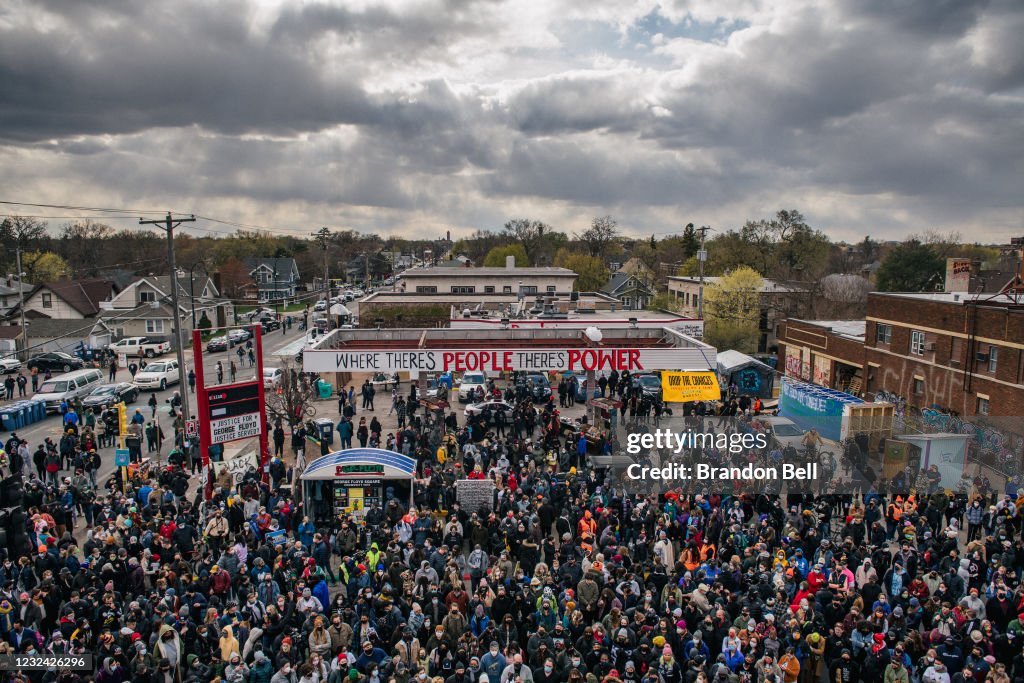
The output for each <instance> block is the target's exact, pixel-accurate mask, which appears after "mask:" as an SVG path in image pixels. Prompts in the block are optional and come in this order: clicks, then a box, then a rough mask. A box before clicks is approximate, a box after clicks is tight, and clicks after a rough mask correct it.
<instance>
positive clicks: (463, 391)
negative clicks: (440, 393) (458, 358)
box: [459, 372, 487, 403]
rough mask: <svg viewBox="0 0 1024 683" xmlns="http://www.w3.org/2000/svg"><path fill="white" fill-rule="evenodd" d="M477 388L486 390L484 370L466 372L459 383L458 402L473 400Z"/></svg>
mask: <svg viewBox="0 0 1024 683" xmlns="http://www.w3.org/2000/svg"><path fill="white" fill-rule="evenodd" d="M477 389H483V390H484V391H487V373H486V372H467V373H465V374H464V375H462V381H461V382H460V383H459V402H461V403H470V402H471V401H473V399H474V397H475V396H476V390H477Z"/></svg>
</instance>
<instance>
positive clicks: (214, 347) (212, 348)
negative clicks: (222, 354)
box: [206, 335, 228, 353]
mask: <svg viewBox="0 0 1024 683" xmlns="http://www.w3.org/2000/svg"><path fill="white" fill-rule="evenodd" d="M206 350H207V351H209V352H210V353H216V352H217V351H227V350H228V338H227V337H226V336H224V335H222V336H220V337H214V338H213V339H211V340H210V341H208V342H206Z"/></svg>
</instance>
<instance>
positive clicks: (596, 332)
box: [583, 326, 604, 342]
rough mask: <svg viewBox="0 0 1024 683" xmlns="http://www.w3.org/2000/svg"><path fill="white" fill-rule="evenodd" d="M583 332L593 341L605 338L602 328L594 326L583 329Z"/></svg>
mask: <svg viewBox="0 0 1024 683" xmlns="http://www.w3.org/2000/svg"><path fill="white" fill-rule="evenodd" d="M583 334H585V335H587V339H589V340H590V341H592V342H599V341H601V340H602V339H604V333H603V332H601V330H600V329H598V328H596V327H593V326H591V327H588V328H587V329H585V330H583Z"/></svg>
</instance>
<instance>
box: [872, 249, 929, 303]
mask: <svg viewBox="0 0 1024 683" xmlns="http://www.w3.org/2000/svg"><path fill="white" fill-rule="evenodd" d="M945 269H946V262H945V261H944V260H943V259H942V257H940V256H939V255H938V254H937V253H935V250H934V249H933V248H932V246H931V245H928V244H923V243H922V242H921V241H920V240H916V239H911V240H908V241H906V242H904V243H903V244H901V245H899V246H898V247H896V248H895V249H893V250H892V251H890V252H889V254H888V255H887V256H886V257H885V260H884V261H882V265H881V266H879V268H878V273H877V277H878V280H877V283H876V284H877V286H878V289H879V290H880V291H883V292H923V291H926V290H934V289H935V288H936V286H937V285H941V283H942V282H943V275H944V273H945Z"/></svg>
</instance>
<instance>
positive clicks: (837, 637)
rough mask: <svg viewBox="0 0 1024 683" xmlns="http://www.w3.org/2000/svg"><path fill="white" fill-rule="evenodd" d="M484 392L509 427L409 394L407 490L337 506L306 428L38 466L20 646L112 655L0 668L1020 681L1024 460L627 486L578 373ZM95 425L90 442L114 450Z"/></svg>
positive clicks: (13, 646)
mask: <svg viewBox="0 0 1024 683" xmlns="http://www.w3.org/2000/svg"><path fill="white" fill-rule="evenodd" d="M630 386H631V385H630ZM559 389H563V387H559ZM602 389H603V390H606V389H607V383H606V387H605V388H602ZM611 391H613V392H614V393H615V395H616V396H618V397H620V398H624V399H625V402H626V403H627V404H628V402H629V400H630V399H631V398H633V396H632V395H631V394H630V393H629V392H630V390H628V389H627V391H626V394H625V395H624V396H623V395H622V394H621V393H620V392H619V391H618V390H617V389H614V388H613V389H612V390H611ZM488 393H490V394H491V395H496V394H500V396H501V397H502V398H503V399H505V400H506V401H508V402H509V403H510V404H512V405H513V406H514V411H513V412H512V413H511V414H510V415H509V416H508V418H509V420H510V421H508V422H506V423H505V424H504V425H499V424H498V418H497V416H495V415H492V414H487V415H483V414H481V415H480V416H478V417H475V418H473V419H471V420H469V421H468V422H467V421H466V420H465V419H464V418H463V417H462V416H459V415H457V414H456V413H455V411H449V412H447V413H443V412H441V411H440V410H438V409H436V404H430V403H428V404H427V405H426V407H421V401H420V400H419V397H418V396H417V395H416V394H415V393H411V394H410V395H409V396H408V397H406V396H404V395H399V392H396V393H395V395H393V403H394V404H397V403H399V400H400V402H401V403H402V404H403V405H404V407H403V411H402V412H403V414H402V422H401V424H400V426H399V428H398V429H395V430H393V431H390V432H388V431H387V430H385V429H384V427H383V426H382V423H381V422H380V420H378V418H377V417H376V416H374V418H373V420H372V422H371V424H373V429H372V431H371V427H370V426H365V427H362V428H365V429H366V437H365V438H366V442H367V443H369V442H370V441H371V439H372V440H373V441H374V443H377V444H379V445H380V446H381V447H386V448H389V449H393V450H396V451H399V452H403V453H406V454H408V455H410V456H412V457H414V458H415V459H416V461H417V471H416V477H417V478H416V482H415V492H414V504H413V505H412V507H409V506H408V505H407V504H406V503H405V502H404V501H402V500H399V499H398V498H397V497H391V498H390V499H385V500H382V501H381V503H380V505H379V506H377V505H374V506H372V507H371V508H370V509H367V510H365V511H361V513H359V514H357V513H352V514H346V515H342V516H340V517H330V518H327V517H325V515H324V514H323V510H321V509H317V508H316V507H315V506H314V505H312V504H311V503H310V502H306V501H302V500H301V499H299V497H298V491H297V490H294V489H292V488H291V487H289V486H288V483H289V481H292V478H291V477H289V476H288V475H287V467H286V466H285V464H284V462H283V460H282V458H291V457H297V458H298V460H297V462H298V463H302V462H304V460H303V457H304V454H303V451H304V450H305V449H306V448H307V447H308V444H309V442H308V441H307V440H306V439H305V435H306V428H305V427H302V426H296V427H295V428H293V429H291V430H290V431H291V432H292V440H291V442H290V450H291V453H287V452H286V449H285V447H284V446H285V438H286V434H285V428H284V427H283V426H282V427H280V428H279V429H278V428H275V430H274V448H275V454H274V455H275V460H274V465H273V467H272V468H271V477H269V478H268V479H267V480H265V481H264V480H261V478H260V477H259V475H258V474H257V473H256V472H255V471H251V472H250V473H249V474H248V475H247V476H246V477H244V478H243V479H242V480H241V481H239V482H237V483H235V482H233V481H225V480H220V481H218V485H217V486H216V487H215V488H214V491H213V496H212V498H211V499H210V500H205V499H204V496H203V492H202V491H201V490H198V489H197V487H196V486H195V485H192V484H191V483H190V480H189V477H188V468H189V467H190V463H191V460H190V455H189V453H187V452H184V453H182V452H179V455H180V456H181V457H179V458H176V459H174V460H172V461H170V462H169V463H168V464H169V466H168V467H167V468H165V469H162V470H161V471H159V472H153V473H152V476H139V477H137V478H135V479H133V480H131V481H129V482H126V483H122V482H120V481H118V480H117V479H116V478H114V479H111V480H110V481H108V482H102V481H100V482H98V481H97V479H96V477H95V476H90V473H92V474H94V473H95V469H96V468H92V469H88V468H82V470H81V471H78V468H77V467H76V470H75V473H74V475H73V476H71V477H64V478H63V479H59V480H57V481H54V480H52V479H51V480H49V481H47V480H46V478H45V477H42V476H39V475H38V474H37V473H36V472H33V471H30V470H29V472H28V474H27V476H26V484H25V491H24V495H23V497H22V500H21V506H22V507H23V509H24V511H25V514H24V533H23V534H17V538H15V539H8V541H9V542H8V548H7V549H6V550H5V551H4V553H5V555H4V557H3V558H2V563H0V641H2V642H0V655H6V654H10V653H13V652H18V653H27V654H38V655H43V654H80V653H89V654H92V655H93V656H94V659H95V670H92V671H88V670H78V671H74V670H65V669H56V668H51V669H49V670H40V671H31V670H18V671H4V672H2V673H0V680H3V681H19V682H21V681H32V682H33V683H42V682H45V683H50V682H53V681H59V682H61V683H77V682H79V681H88V680H95V681H97V682H98V683H122V682H124V681H139V682H141V683H195V682H199V681H202V682H206V681H218V682H226V683H321V682H323V681H326V682H327V683H342V682H347V683H392V682H393V683H427V682H429V683H698V682H699V683H709V682H723V683H724V682H729V683H734V682H735V683H748V682H749V683H853V682H855V681H881V682H882V683H900V682H903V681H907V682H909V681H914V682H916V683H947V682H955V683H961V682H963V681H978V682H982V681H990V682H992V683H1004V682H1010V681H1012V682H1014V683H1020V682H1022V681H1024V589H1022V587H1021V575H1022V572H1024V545H1022V541H1021V532H1022V520H1024V516H1022V514H1021V510H1020V508H1021V505H1022V504H1024V497H1022V496H1021V495H1018V493H1019V492H1018V490H1017V489H1016V488H1015V487H1014V486H1013V485H1012V484H1010V485H1008V487H1007V489H1006V490H1005V491H1002V492H994V491H991V490H988V489H985V488H982V487H980V486H978V487H974V488H972V489H970V490H967V491H953V492H949V491H946V490H943V489H941V488H939V487H937V486H931V485H929V486H928V488H927V489H926V490H915V489H912V488H910V487H909V486H910V481H909V480H906V479H903V480H900V481H898V482H896V483H895V484H893V483H892V482H883V481H880V480H879V481H873V482H868V483H867V484H866V485H865V491H864V492H863V493H860V494H858V495H856V496H854V495H845V496H844V495H815V494H812V493H807V492H803V493H796V492H783V493H782V494H780V495H765V494H759V493H753V492H743V491H740V492H736V491H733V490H732V489H730V490H729V491H716V490H703V491H674V490H673V491H661V492H657V493H651V494H649V495H647V494H645V495H640V494H627V493H625V492H624V491H623V490H622V489H621V488H620V487H619V486H617V483H616V482H615V481H614V480H613V479H612V478H611V477H612V475H611V474H610V471H607V470H602V469H599V468H596V467H594V465H593V460H592V456H593V455H595V454H599V453H602V452H603V453H608V452H614V450H615V444H616V439H614V438H612V436H614V432H615V430H616V429H618V428H619V427H618V426H617V425H613V424H612V423H611V421H610V420H609V421H606V422H605V424H603V425H602V428H603V429H604V430H605V431H606V433H605V438H604V440H603V441H600V440H599V441H595V440H593V439H592V440H590V441H588V440H587V439H586V438H585V437H584V436H583V435H582V432H581V431H580V430H579V429H578V428H577V429H572V428H569V429H564V428H563V427H564V423H563V422H562V420H561V419H560V415H559V410H560V409H561V408H562V407H563V406H561V405H556V401H558V398H557V396H561V397H562V398H564V399H566V400H568V399H567V392H566V391H564V390H563V391H556V392H555V394H556V396H555V397H553V396H550V395H549V396H547V397H546V398H543V397H542V398H541V399H539V400H538V399H537V398H536V397H535V396H534V395H532V394H531V393H529V392H524V391H521V390H520V389H517V388H516V385H515V383H512V384H511V385H510V386H509V387H497V386H493V385H492V386H490V387H488ZM574 393H575V392H574ZM357 398H358V397H357V395H356V394H355V393H354V392H353V394H351V395H348V394H347V392H346V396H345V399H344V400H343V401H342V402H341V405H340V408H341V409H342V411H343V412H344V414H343V416H342V420H341V421H342V423H348V425H349V427H347V428H346V430H348V429H349V428H350V427H351V425H352V424H353V422H354V421H356V420H365V416H363V417H360V415H359V412H360V411H361V410H364V409H366V410H369V409H370V407H372V406H373V401H372V395H371V396H370V397H369V401H368V402H367V401H366V399H367V395H366V393H363V394H362V399H363V403H362V404H361V405H360V406H359V407H356V405H355V404H356V402H357V400H356V399H357ZM637 400H638V401H640V400H643V399H641V398H639V397H637ZM559 403H560V401H559ZM368 406H369V407H368ZM393 408H394V407H393ZM381 412H383V411H381ZM745 419H747V418H745V417H744V416H743V415H740V416H739V418H738V421H728V422H723V423H721V424H720V425H719V426H716V425H709V428H710V429H721V430H730V429H736V428H738V427H737V426H736V424H742V423H743V421H744V420H745ZM364 424H365V423H364ZM630 424H631V427H630V428H635V424H634V423H630ZM499 427H505V429H499ZM577 427H578V426H577ZM362 428H359V427H357V428H354V429H351V431H347V436H348V440H349V443H350V442H351V438H352V436H353V434H356V438H357V439H358V440H359V441H360V442H362V441H363V437H362V436H361V435H359V431H360V429H362ZM622 428H625V425H623V426H622ZM81 431H82V430H81V429H79V428H77V427H76V428H75V429H73V430H72V433H71V435H70V436H74V437H77V438H70V439H68V447H69V449H70V450H71V458H72V463H77V462H79V460H80V459H81V460H82V461H83V462H84V459H85V456H87V455H88V454H89V451H90V450H91V449H89V448H88V445H89V444H87V443H82V440H81ZM339 431H340V427H339ZM309 433H310V434H316V432H314V431H313V430H309ZM371 435H372V437H371ZM342 438H343V439H344V438H345V437H342ZM26 447H27V444H23V443H21V441H20V440H19V441H18V442H14V439H13V438H12V440H11V441H8V443H7V444H6V455H5V457H4V458H3V459H2V460H0V466H2V467H3V468H5V469H4V472H3V474H4V476H7V475H8V474H10V473H11V471H14V472H23V471H25V469H24V468H23V466H22V462H21V461H20V460H19V459H18V457H19V456H18V454H19V453H21V454H23V453H24V451H25V450H26ZM44 450H45V445H44ZM59 450H60V448H58V451H59ZM12 455H13V456H15V457H12ZM683 455H684V456H685V457H691V458H699V457H702V456H703V455H704V454H702V453H685V454H683ZM21 457H23V455H22V456H21ZM666 457H668V456H667V455H666ZM299 468H301V465H299ZM465 477H474V478H484V477H486V478H491V479H493V480H494V481H495V494H494V497H493V499H492V501H491V504H490V505H488V506H482V507H481V508H479V509H464V508H463V506H462V505H460V503H459V502H458V500H457V497H456V496H455V494H454V489H455V487H454V486H453V485H452V484H453V483H454V482H455V481H456V480H458V479H461V478H465ZM922 481H925V480H922Z"/></svg>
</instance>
